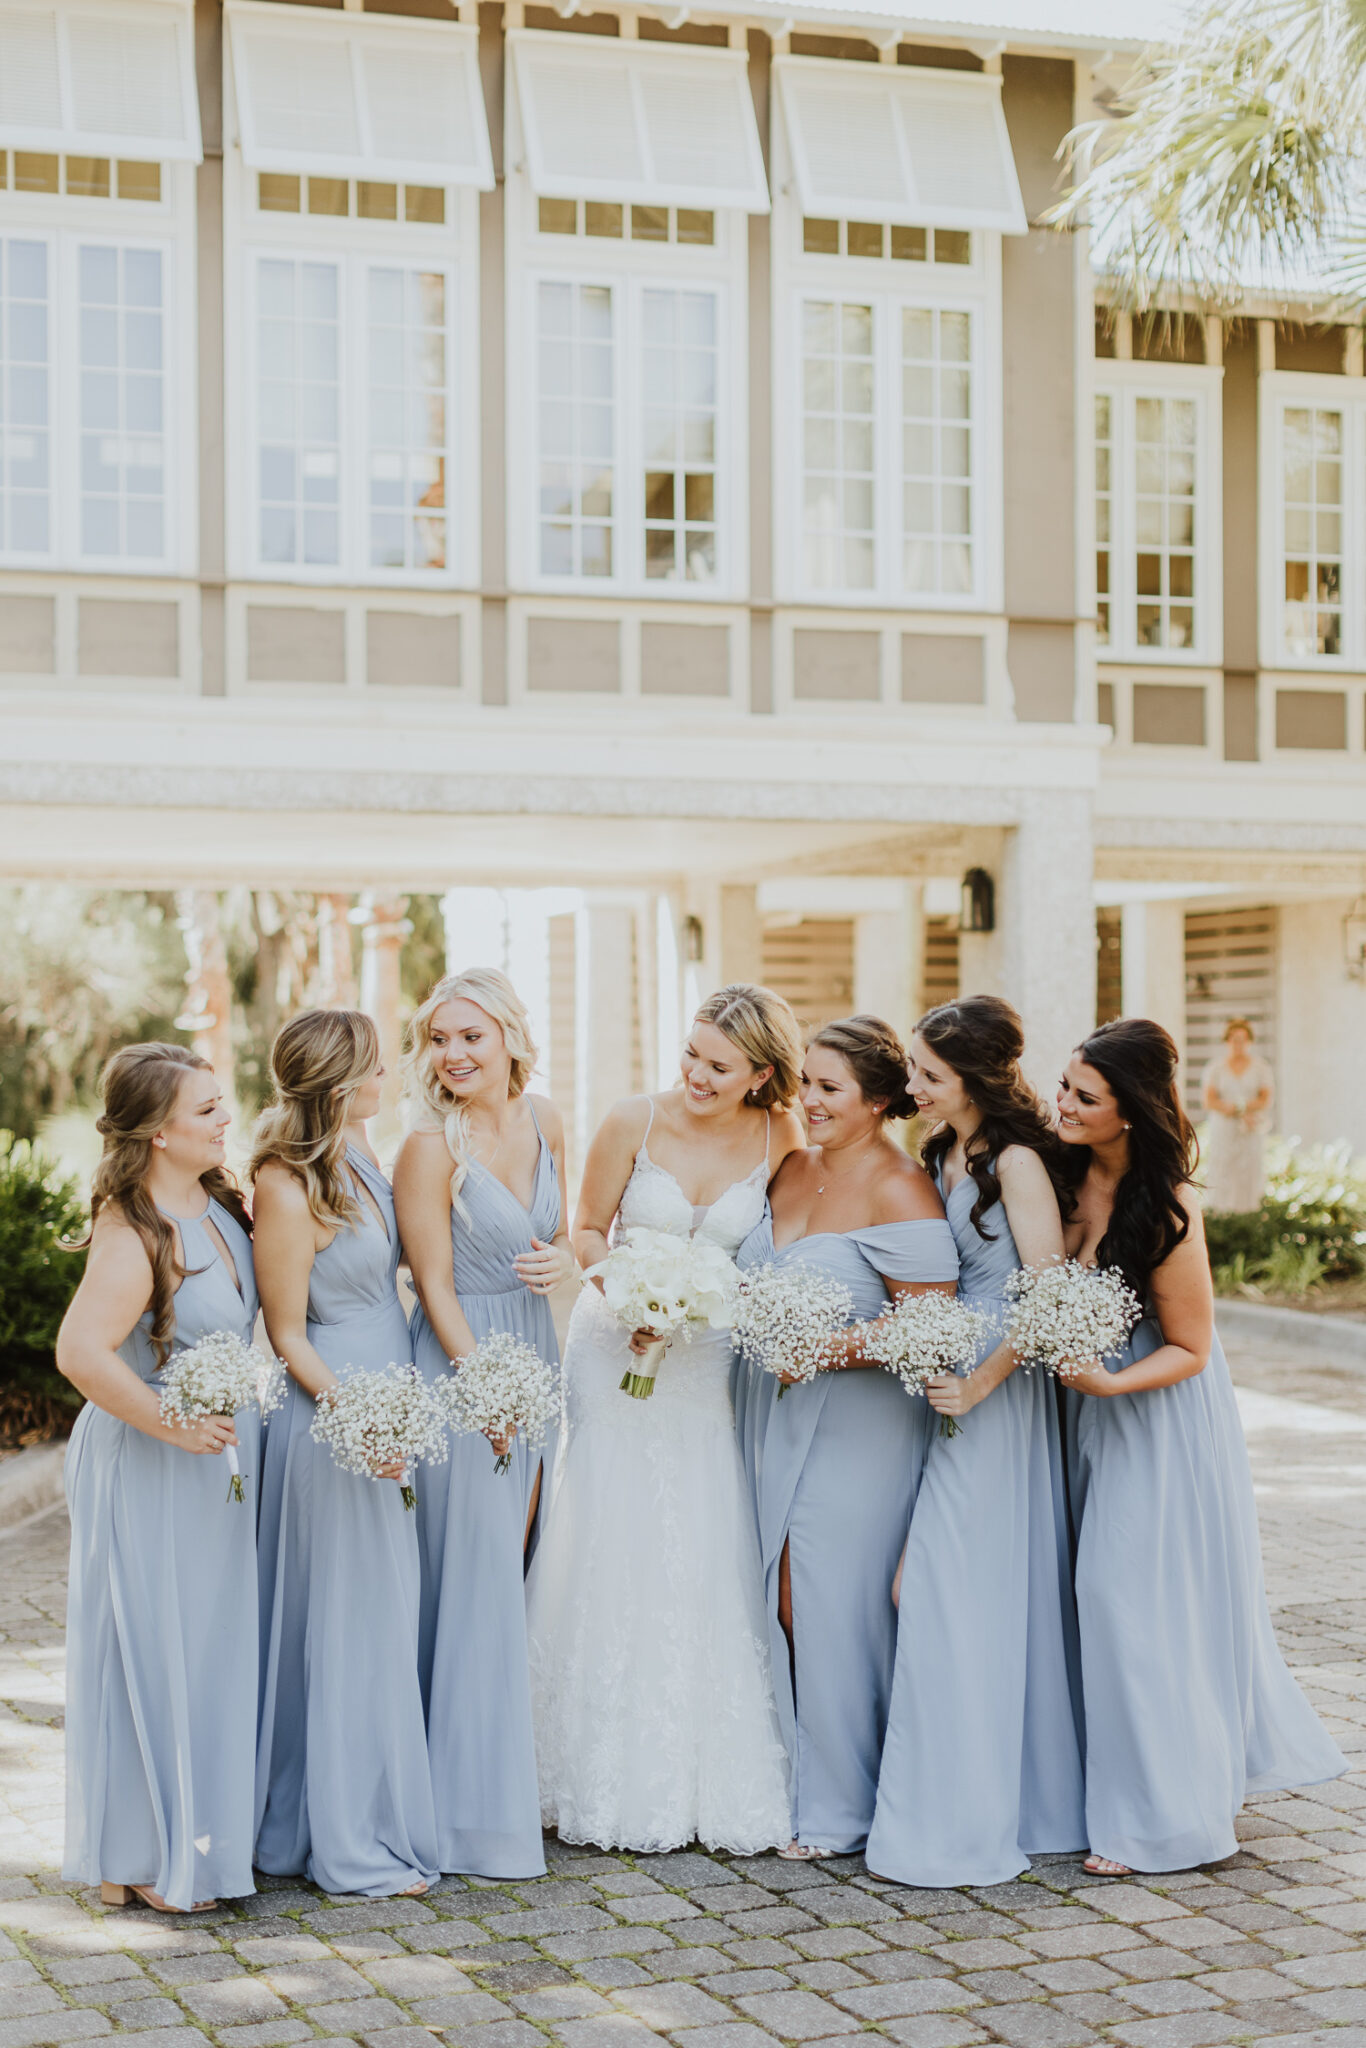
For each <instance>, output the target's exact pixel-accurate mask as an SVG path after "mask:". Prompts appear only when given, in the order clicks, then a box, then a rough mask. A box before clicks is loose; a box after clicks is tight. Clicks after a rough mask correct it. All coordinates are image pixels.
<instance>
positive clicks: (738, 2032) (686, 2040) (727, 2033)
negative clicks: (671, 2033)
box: [678, 2020, 777, 2048]
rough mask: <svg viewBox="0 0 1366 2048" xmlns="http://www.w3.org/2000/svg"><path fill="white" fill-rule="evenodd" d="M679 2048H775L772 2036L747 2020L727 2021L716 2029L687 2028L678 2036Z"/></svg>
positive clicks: (775, 2044) (775, 2043)
mask: <svg viewBox="0 0 1366 2048" xmlns="http://www.w3.org/2000/svg"><path fill="white" fill-rule="evenodd" d="M678 2042H679V2048H777V2042H776V2041H775V2039H774V2037H773V2035H772V2034H766V2033H765V2032H764V2030H763V2028H762V2027H756V2026H753V2025H752V2024H751V2023H750V2021H748V2020H727V2021H723V2023H722V2024H721V2025H720V2026H716V2027H689V2029H688V2031H687V2032H686V2033H684V2034H680V2035H679V2036H678Z"/></svg>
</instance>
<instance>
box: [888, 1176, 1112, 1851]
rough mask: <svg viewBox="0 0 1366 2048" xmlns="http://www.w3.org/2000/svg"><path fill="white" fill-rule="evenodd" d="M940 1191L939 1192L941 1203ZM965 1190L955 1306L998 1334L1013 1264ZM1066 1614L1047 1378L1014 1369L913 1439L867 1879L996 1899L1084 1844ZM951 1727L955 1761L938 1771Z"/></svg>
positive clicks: (958, 1205)
mask: <svg viewBox="0 0 1366 2048" xmlns="http://www.w3.org/2000/svg"><path fill="white" fill-rule="evenodd" d="M943 1192H944V1190H943V1186H942V1183H941V1184H940V1193H941V1194H943ZM976 1200H977V1186H976V1183H975V1182H974V1181H973V1180H972V1179H971V1178H970V1177H968V1178H965V1179H963V1180H961V1181H959V1183H958V1185H957V1186H956V1187H955V1188H954V1189H953V1190H952V1192H951V1193H949V1194H948V1195H947V1196H946V1197H945V1208H946V1211H947V1213H948V1219H949V1226H950V1228H951V1229H952V1231H953V1235H954V1241H955V1243H956V1244H957V1246H958V1258H959V1267H958V1293H959V1297H960V1299H962V1300H963V1301H965V1302H966V1303H967V1304H968V1305H969V1307H971V1308H975V1309H979V1310H981V1311H983V1312H984V1313H985V1314H986V1315H988V1316H989V1317H990V1319H991V1328H990V1334H989V1335H987V1336H986V1337H985V1338H984V1341H983V1343H982V1344H981V1345H980V1347H979V1349H978V1354H977V1358H978V1362H979V1363H980V1362H981V1360H982V1359H984V1358H986V1357H987V1356H988V1355H989V1354H990V1353H991V1352H992V1351H994V1350H995V1348H996V1346H997V1344H998V1343H999V1342H1000V1340H1001V1335H1002V1332H1003V1330H1004V1327H1005V1320H1006V1298H1005V1283H1006V1281H1007V1280H1008V1279H1009V1277H1010V1275H1011V1274H1012V1273H1013V1272H1014V1271H1015V1270H1016V1268H1017V1267H1018V1266H1019V1263H1020V1258H1019V1254H1018V1252H1017V1251H1016V1249H1015V1240H1014V1238H1013V1237H1012V1236H1011V1234H1010V1225H1009V1223H1008V1222H1007V1221H1006V1213H1005V1210H1004V1208H1003V1207H1002V1206H1001V1204H1000V1203H999V1202H996V1203H993V1204H992V1206H991V1207H990V1208H989V1209H988V1210H987V1211H986V1213H985V1214H984V1215H983V1217H982V1226H983V1228H984V1229H985V1230H986V1231H987V1232H988V1233H989V1235H988V1236H987V1237H983V1236H981V1235H980V1234H979V1232H978V1229H977V1226H976V1225H975V1224H974V1223H973V1222H972V1220H971V1217H972V1208H973V1204H974V1203H975V1202H976ZM1077 1676H1078V1661H1077V1635H1076V1616H1075V1612H1074V1609H1073V1605H1072V1586H1071V1558H1070V1554H1069V1549H1068V1534H1067V1496H1066V1480H1065V1471H1064V1461H1063V1449H1062V1442H1061V1436H1060V1432H1059V1428H1058V1406H1057V1401H1056V1398H1055V1394H1054V1387H1053V1383H1052V1381H1051V1380H1050V1379H1049V1378H1048V1377H1047V1375H1045V1374H1044V1373H1041V1372H1028V1371H1026V1370H1025V1369H1024V1367H1023V1366H1020V1367H1017V1369H1016V1370H1015V1371H1014V1372H1013V1373H1011V1375H1010V1377H1009V1378H1008V1379H1006V1380H1003V1381H1002V1383H1001V1385H1000V1386H999V1387H996V1388H995V1389H994V1390H993V1391H992V1392H991V1393H990V1394H988V1395H987V1397H986V1399H985V1400H984V1401H982V1402H981V1403H980V1404H979V1405H978V1406H977V1407H976V1408H974V1409H972V1410H971V1411H970V1412H969V1413H968V1414H967V1415H965V1416H963V1417H962V1419H961V1421H960V1423H959V1428H958V1434H957V1435H956V1436H940V1435H939V1434H938V1433H937V1430H936V1433H935V1434H934V1435H933V1436H932V1437H931V1439H930V1448H929V1455H928V1457H927V1458H926V1460H925V1472H924V1477H923V1478H922V1480H921V1482H920V1491H919V1493H918V1495H917V1496H916V1502H915V1508H914V1511H913V1513H912V1515H911V1529H910V1535H909V1537H908V1539H907V1544H906V1567H905V1570H904V1572H903V1573H902V1578H901V1611H900V1616H899V1623H898V1630H897V1659H896V1677H895V1681H894V1683H893V1687H892V1706H891V1713H890V1715H889V1718H888V1723H887V1740H886V1743H885V1745H884V1747H883V1752H882V1771H881V1775H880V1777H879V1779H878V1794H877V1812H876V1814H875V1816H874V1819H873V1825H872V1828H871V1830H870V1831H869V1835H868V1848H867V1861H868V1868H869V1869H870V1870H872V1871H876V1872H877V1874H878V1875H879V1876H880V1877H891V1878H895V1879H897V1881H898V1882H899V1883H901V1884H909V1885H923V1886H926V1887H930V1888H933V1887H935V1886H947V1885H964V1884H976V1885H990V1884H1005V1883H1007V1882H1008V1881H1009V1880H1010V1879H1011V1878H1013V1877H1017V1876H1018V1875H1019V1873H1020V1872H1021V1871H1022V1870H1024V1869H1026V1868H1027V1867H1028V1864H1029V1858H1030V1857H1031V1855H1040V1854H1044V1853H1046V1852H1048V1851H1050V1850H1067V1849H1079V1848H1082V1847H1084V1846H1085V1842H1086V1817H1085V1799H1084V1790H1083V1779H1082V1755H1081V1743H1080V1740H1079V1736H1078V1725H1079V1721H1080V1697H1079V1691H1080V1688H1079V1686H1078V1684H1077ZM947 1729H952V1730H953V1735H954V1746H955V1750H956V1751H957V1753H958V1754H959V1755H960V1757H961V1758H962V1762H961V1764H960V1765H959V1766H958V1767H957V1768H953V1767H949V1768H946V1767H945V1761H944V1753H943V1748H942V1740H943V1736H944V1732H945V1730H947Z"/></svg>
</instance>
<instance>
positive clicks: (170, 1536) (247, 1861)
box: [62, 1201, 261, 1912]
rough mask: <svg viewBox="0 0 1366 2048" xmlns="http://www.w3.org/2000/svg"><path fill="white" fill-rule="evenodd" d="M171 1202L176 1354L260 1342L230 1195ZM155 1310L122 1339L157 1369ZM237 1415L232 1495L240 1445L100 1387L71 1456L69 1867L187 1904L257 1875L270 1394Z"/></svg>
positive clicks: (77, 1875) (127, 1355)
mask: <svg viewBox="0 0 1366 2048" xmlns="http://www.w3.org/2000/svg"><path fill="white" fill-rule="evenodd" d="M167 1220H168V1222H171V1223H174V1224H175V1225H176V1226H177V1228H178V1230H179V1232H180V1243H181V1253H182V1257H181V1263H182V1264H183V1265H184V1266H185V1267H186V1268H187V1269H188V1270H187V1271H186V1275H185V1278H184V1279H183V1280H182V1281H181V1283H180V1286H179V1287H178V1288H177V1289H176V1296H175V1329H174V1333H173V1337H172V1353H173V1355H174V1353H175V1352H177V1351H188V1350H189V1349H190V1348H191V1346H193V1345H195V1344H197V1343H198V1342H199V1341H200V1339H201V1338H203V1337H208V1336H211V1335H213V1334H215V1333H216V1332H218V1331H220V1330H230V1331H231V1332H232V1334H233V1335H234V1336H235V1337H240V1338H241V1339H242V1340H243V1341H244V1342H245V1343H250V1341H251V1335H252V1331H253V1329H254V1327H255V1324H256V1310H257V1306H258V1304H257V1298H256V1278H255V1274H254V1272H253V1269H252V1263H251V1239H250V1238H249V1237H248V1236H247V1233H246V1231H245V1230H243V1228H242V1226H241V1224H240V1223H239V1222H238V1221H237V1219H236V1217H235V1216H232V1215H231V1214H230V1213H229V1212H228V1210H226V1209H225V1208H223V1207H222V1205H221V1204H220V1203H218V1202H215V1201H210V1203H209V1206H208V1209H207V1210H206V1212H205V1214H204V1215H203V1216H197V1217H190V1216H172V1217H168V1218H167ZM210 1224H212V1226H213V1229H212V1230H211V1229H210V1228H209V1225H210ZM214 1231H216V1232H217V1233H218V1237H219V1238H220V1239H221V1240H222V1242H223V1243H224V1244H226V1246H227V1247H228V1251H229V1252H230V1254H231V1257H232V1263H233V1266H234V1267H235V1269H236V1278H235V1279H234V1277H233V1274H232V1273H231V1272H230V1271H229V1269H228V1264H227V1261H226V1260H225V1259H224V1257H223V1254H222V1252H221V1251H220V1250H219V1247H218V1244H217V1243H216V1242H215V1240H214V1235H213V1232H214ZM151 1327H152V1315H151V1311H150V1309H149V1310H148V1312H147V1313H146V1315H144V1316H143V1317H142V1319H141V1321H140V1322H139V1323H138V1324H137V1326H136V1328H135V1329H134V1330H133V1332H132V1334H131V1335H130V1336H129V1337H128V1338H127V1339H126V1340H125V1341H124V1343H122V1344H121V1345H120V1346H119V1356H120V1358H122V1360H123V1361H124V1364H125V1365H128V1366H131V1367H132V1369H133V1371H134V1372H135V1373H136V1374H137V1375H138V1377H139V1378H140V1379H144V1380H147V1381H149V1382H150V1383H151V1384H152V1385H153V1386H154V1387H155V1386H156V1384H157V1380H158V1377H159V1368H158V1366H157V1363H156V1358H155V1354H154V1353H153V1350H152V1338H151ZM236 1426H237V1437H238V1446H239V1447H238V1452H237V1456H238V1462H239V1464H240V1466H241V1471H242V1478H243V1483H244V1486H245V1489H246V1495H247V1498H246V1502H245V1504H243V1503H241V1502H237V1501H233V1500H230V1499H229V1498H228V1479H229V1473H228V1461H227V1459H226V1458H225V1457H223V1456H222V1455H220V1456H218V1457H199V1456H196V1455H195V1454H193V1453H192V1452H190V1451H184V1450H181V1449H180V1448H179V1447H178V1446H177V1445H175V1444H170V1443H163V1442H161V1441H160V1440H159V1439H158V1438H156V1437H151V1436H147V1435H145V1434H144V1433H143V1431H142V1430H140V1429H134V1428H133V1426H132V1424H131V1423H128V1422H120V1421H119V1419H118V1418H117V1416H114V1415H108V1414H106V1413H105V1411H104V1409H102V1408H97V1407H95V1406H94V1404H93V1402H87V1403H86V1405H85V1407H84V1408H82V1410H81V1412H80V1414H79V1415H78V1416H77V1418H76V1427H75V1428H74V1430H73V1431H72V1432H71V1447H70V1449H69V1451H68V1452H67V1459H66V1500H67V1507H68V1508H69V1510H70V1513H71V1580H70V1590H69V1596H68V1605H67V1663H66V1853H65V1856H64V1857H63V1861H62V1875H63V1877H67V1878H73V1879H75V1880H77V1881H78V1882H80V1883H82V1884H99V1883H100V1882H101V1880H107V1881H108V1882H109V1883H111V1884H137V1885H145V1886H148V1887H150V1888H151V1890H153V1891H155V1892H159V1893H160V1894H161V1896H162V1898H164V1899H165V1900H166V1901H167V1903H168V1904H169V1905H172V1906H175V1907H177V1908H178V1909H179V1910H180V1911H182V1912H184V1911H187V1910H188V1909H189V1907H190V1906H192V1905H193V1904H194V1903H195V1901H196V1900H198V1899H234V1898H240V1897H242V1896H243V1895H244V1894H246V1893H248V1892H254V1891H255V1889H256V1881H255V1879H254V1878H253V1876H252V1874H251V1863H252V1857H251V1850H252V1797H251V1787H252V1772H253V1766H254V1761H255V1749H256V1655H257V1649H256V1617H257V1608H256V1501H257V1485H258V1481H259V1477H260V1471H261V1420H260V1416H259V1414H258V1413H257V1410H256V1409H255V1408H250V1409H243V1410H241V1411H240V1412H239V1414H238V1416H237V1418H236Z"/></svg>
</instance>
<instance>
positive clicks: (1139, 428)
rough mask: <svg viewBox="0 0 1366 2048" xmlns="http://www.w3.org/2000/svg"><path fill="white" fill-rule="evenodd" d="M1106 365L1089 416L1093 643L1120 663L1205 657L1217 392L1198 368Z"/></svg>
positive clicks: (1208, 649) (1210, 625)
mask: <svg viewBox="0 0 1366 2048" xmlns="http://www.w3.org/2000/svg"><path fill="white" fill-rule="evenodd" d="M1108 367H1109V375H1108V376H1107V378H1106V383H1105V385H1104V386H1103V387H1102V388H1101V389H1100V390H1099V391H1098V392H1097V394H1096V399H1095V411H1094V433H1095V498H1094V506H1095V533H1096V637H1097V642H1098V644H1099V645H1100V646H1101V647H1103V648H1107V649H1109V650H1110V651H1111V652H1112V653H1113V654H1115V655H1117V656H1119V657H1120V658H1121V659H1125V660H1132V659H1134V658H1136V657H1142V656H1146V655H1149V654H1153V655H1159V654H1165V655H1175V656H1178V657H1181V658H1184V659H1186V660H1190V659H1192V658H1194V657H1199V656H1201V655H1203V656H1204V657H1205V658H1210V657H1211V654H1212V646H1211V635H1212V633H1213V632H1214V628H1215V622H1214V620H1213V606H1212V605H1211V603H1210V593H1211V592H1212V591H1213V590H1214V588H1215V585H1216V582H1217V578H1216V576H1215V574H1214V572H1213V570H1212V567H1211V560H1212V558H1211V557H1210V556H1209V555H1208V554H1207V549H1208V548H1209V547H1210V545H1211V541H1210V539H1209V529H1210V526H1211V522H1212V520H1213V518H1214V517H1215V515H1214V513H1213V510H1212V508H1211V506H1210V504H1209V502H1208V494H1209V492H1210V490H1211V489H1212V488H1214V489H1216V490H1217V485H1216V484H1212V483H1211V479H1212V478H1213V477H1215V475H1216V472H1217V454H1216V453H1212V452H1211V450H1210V449H1209V448H1207V447H1206V446H1205V445H1204V441H1205V439H1206V437H1207V436H1208V435H1209V433H1210V432H1211V426H1210V422H1211V420H1214V421H1216V422H1217V419H1218V416H1219V406H1218V398H1217V393H1216V390H1215V388H1214V387H1213V386H1211V385H1210V384H1208V383H1201V382H1198V381H1196V380H1200V379H1204V378H1206V377H1207V376H1208V375H1209V374H1210V373H1207V372H1204V371H1200V370H1196V371H1194V372H1190V371H1186V372H1184V373H1177V372H1173V373H1172V375H1171V377H1170V379H1168V378H1167V377H1166V376H1165V375H1164V372H1163V371H1162V370H1160V369H1159V370H1157V371H1153V370H1150V369H1149V368H1148V366H1147V365H1139V364H1137V363H1135V364H1133V365H1132V366H1131V365H1129V364H1123V365H1113V366H1108ZM1131 370H1132V374H1130V371H1131ZM1214 374H1215V375H1217V373H1214ZM1164 385H1165V387H1166V388H1164Z"/></svg>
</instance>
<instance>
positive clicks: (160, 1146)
mask: <svg viewBox="0 0 1366 2048" xmlns="http://www.w3.org/2000/svg"><path fill="white" fill-rule="evenodd" d="M1125 1128H1126V1130H1127V1128H1128V1126H1127V1125H1126V1126H1125ZM152 1143H153V1144H154V1145H155V1146H156V1148H157V1150H158V1151H159V1152H164V1151H165V1150H166V1140H165V1139H164V1138H153V1140H152Z"/></svg>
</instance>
